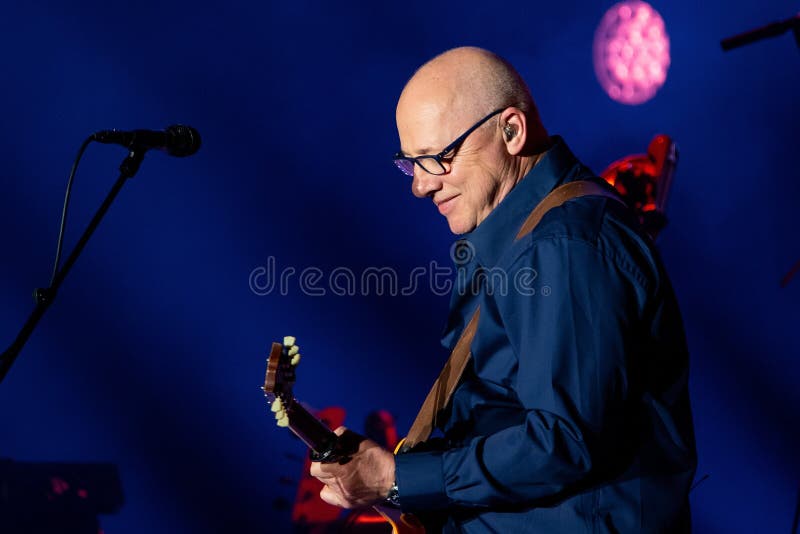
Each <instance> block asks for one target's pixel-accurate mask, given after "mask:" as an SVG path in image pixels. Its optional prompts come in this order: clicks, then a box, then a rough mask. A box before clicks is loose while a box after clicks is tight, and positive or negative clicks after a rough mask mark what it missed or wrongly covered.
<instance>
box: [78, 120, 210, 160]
mask: <svg viewBox="0 0 800 534" xmlns="http://www.w3.org/2000/svg"><path fill="white" fill-rule="evenodd" d="M92 140H93V141H97V142H98V143H106V144H115V145H122V146H124V147H126V148H129V149H134V148H140V149H142V148H143V149H145V150H148V149H151V148H157V149H159V150H163V151H164V152H166V153H167V154H169V155H170V156H176V157H179V158H183V157H186V156H191V155H192V154H194V153H195V152H197V150H198V149H199V148H200V133H199V132H198V131H197V130H195V129H194V128H192V127H191V126H185V125H183V124H174V125H172V126H168V127H167V129H166V130H160V131H156V130H131V131H129V132H124V131H120V130H100V131H99V132H95V133H93V134H92Z"/></svg>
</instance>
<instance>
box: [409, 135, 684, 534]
mask: <svg viewBox="0 0 800 534" xmlns="http://www.w3.org/2000/svg"><path fill="white" fill-rule="evenodd" d="M579 179H580V180H587V179H588V180H599V179H597V178H595V177H594V175H593V173H591V171H589V170H588V169H587V168H586V167H584V166H583V165H581V164H580V163H579V162H578V161H577V159H576V158H575V157H574V156H573V155H572V153H571V152H570V150H569V149H568V148H567V146H566V144H565V143H564V142H563V140H561V139H560V138H558V137H555V138H554V145H553V146H552V148H551V149H550V150H549V151H548V152H547V153H546V154H545V156H544V157H543V158H542V159H541V161H540V162H539V163H538V164H537V165H536V166H535V167H534V168H533V169H532V170H531V171H530V172H529V173H528V175H527V176H526V177H525V178H524V179H523V180H522V181H521V182H520V183H519V184H517V186H516V187H515V188H514V189H513V190H512V191H511V192H510V193H509V194H508V195H507V196H506V198H505V199H504V200H503V201H502V202H501V203H500V204H499V205H498V206H497V207H496V208H495V209H494V210H493V211H492V212H491V213H490V214H489V216H488V217H487V218H486V219H485V220H484V221H483V222H482V223H481V224H480V225H479V226H478V227H477V228H475V230H473V231H472V232H471V233H469V234H466V235H465V236H463V239H462V240H461V241H460V243H459V246H457V247H456V248H455V249H454V250H455V252H454V254H453V257H454V260H455V261H456V263H457V265H458V276H457V280H456V284H455V286H454V290H453V294H452V298H451V310H450V316H449V319H448V325H447V328H446V332H445V335H444V338H443V344H444V345H445V346H446V347H447V348H448V349H452V348H453V346H455V343H456V341H457V340H458V337H459V335H460V334H461V331H462V330H463V328H464V326H465V325H466V323H467V322H468V321H469V319H470V317H471V316H472V314H473V312H474V310H475V308H476V307H477V306H478V305H480V308H481V315H480V320H479V323H478V330H477V333H476V335H475V338H474V340H473V342H472V345H471V351H472V360H471V362H470V364H469V366H468V368H467V370H466V371H465V373H464V376H463V378H462V380H461V383H460V384H459V386H458V388H457V389H456V391H455V394H454V395H453V399H452V402H451V405H450V408H449V410H448V411H447V413H445V414H443V417H441V418H440V419H439V423H440V427H441V430H442V431H443V433H444V440H443V441H444V443H446V445H445V446H443V447H441V450H433V451H427V452H411V453H407V454H404V455H399V456H398V457H397V458H396V465H397V467H396V476H397V483H398V487H399V494H400V502H401V503H402V507H403V509H404V511H411V512H414V511H417V512H426V511H428V512H430V511H438V512H440V513H442V514H443V515H444V516H445V517H446V523H445V526H444V530H445V531H446V532H500V533H505V532H509V533H510V532H513V533H517V532H532V533H534V532H535V533H537V534H540V533H549V532H559V533H561V532H565V533H570V534H572V533H583V532H587V533H588V532H592V533H595V532H624V533H627V532H682V531H686V530H688V528H689V526H688V525H689V507H688V498H687V495H688V491H689V487H690V484H691V481H692V478H693V476H694V471H695V466H696V453H695V443H694V433H693V427H692V420H691V413H690V409H689V398H688V390H687V374H688V353H687V349H686V342H685V338H684V334H683V327H682V323H681V318H680V314H679V311H678V307H677V304H676V300H675V296H674V294H673V291H672V288H671V286H670V283H669V280H668V279H667V276H666V274H665V272H664V268H663V265H662V263H661V261H660V259H659V257H658V254H657V253H656V251H655V250H654V248H653V246H652V244H651V243H650V242H649V240H648V239H647V238H646V237H643V234H641V233H640V232H639V231H638V230H637V229H636V228H637V223H636V221H635V219H634V217H633V215H632V214H631V213H630V212H628V210H627V209H626V208H625V207H624V206H623V205H622V204H621V203H619V202H617V201H615V200H612V199H608V198H605V197H599V196H593V197H581V198H578V199H574V200H571V201H568V202H567V203H565V204H564V205H562V206H561V207H558V208H554V209H552V210H551V211H550V212H549V213H547V215H545V217H544V218H543V219H542V221H541V223H540V224H539V225H538V226H537V227H536V228H535V229H534V231H533V232H532V233H530V234H528V235H526V236H524V237H523V238H521V239H519V240H515V237H516V235H517V232H518V230H519V228H520V227H521V226H522V223H523V222H524V220H525V219H526V218H527V216H528V215H529V214H530V212H531V211H532V209H533V208H534V206H536V205H537V204H538V203H539V202H540V201H541V200H542V199H543V198H544V197H545V196H546V195H547V193H549V192H550V191H551V190H553V189H554V188H555V187H557V186H559V185H561V184H564V183H567V182H570V181H573V180H579Z"/></svg>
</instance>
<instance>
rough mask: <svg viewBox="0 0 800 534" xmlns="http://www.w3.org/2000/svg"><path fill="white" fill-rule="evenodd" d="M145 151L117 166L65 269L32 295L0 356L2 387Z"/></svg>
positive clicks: (138, 149) (135, 152) (134, 149)
mask: <svg viewBox="0 0 800 534" xmlns="http://www.w3.org/2000/svg"><path fill="white" fill-rule="evenodd" d="M146 150H147V149H146V148H145V147H143V146H136V145H134V146H132V147H131V148H130V149H129V152H128V155H127V156H126V157H125V159H124V160H123V161H122V163H121V164H120V166H119V171H120V174H119V178H117V181H116V182H115V183H114V186H113V187H112V188H111V191H109V192H108V195H107V196H106V198H105V200H104V201H103V203H102V204H101V205H100V207H99V208H98V209H97V212H96V213H95V214H94V217H92V220H91V221H90V222H89V224H88V226H87V227H86V230H84V231H83V235H81V237H80V239H78V242H77V243H76V244H75V248H73V249H72V252H71V253H70V255H69V256H68V257H67V259H66V261H64V265H63V266H62V267H61V268H60V269H59V270H58V272H57V273H56V275H55V276H54V277H53V283H52V284H51V285H50V287H47V288H37V289H36V290H35V291H34V293H33V295H34V298H35V299H36V307H35V308H34V309H33V312H31V315H30V317H28V320H27V321H26V322H25V324H24V325H23V326H22V329H21V330H20V331H19V334H17V338H16V339H15V340H14V342H13V343H12V344H11V346H10V347H8V349H6V351H5V352H3V354H1V355H0V383H2V381H3V379H4V378H5V377H6V375H7V374H8V371H9V369H11V366H12V365H13V364H14V361H15V360H16V359H17V356H19V353H20V352H21V351H22V348H23V347H24V346H25V343H26V342H27V341H28V338H29V337H30V336H31V334H32V333H33V330H34V328H36V325H37V324H38V323H39V320H40V319H41V318H42V316H43V315H44V312H46V311H47V308H49V307H50V305H51V304H52V303H53V301H54V300H55V298H56V294H57V293H58V289H59V288H60V287H61V283H62V282H63V281H64V278H66V276H67V274H68V273H69V270H70V269H71V268H72V266H73V265H74V264H75V261H77V259H78V256H79V255H80V253H81V252H82V251H83V248H84V247H85V246H86V243H87V242H88V241H89V238H90V237H92V234H93V233H94V231H95V229H96V228H97V226H98V225H99V224H100V221H101V220H102V219H103V216H104V215H105V214H106V212H107V211H108V208H109V207H110V206H111V203H112V202H114V199H115V198H116V197H117V194H118V193H119V191H120V189H122V186H123V185H124V184H125V181H126V180H127V179H128V178H133V176H134V175H135V174H136V171H138V170H139V166H140V165H141V163H142V160H143V159H144V154H145V152H146Z"/></svg>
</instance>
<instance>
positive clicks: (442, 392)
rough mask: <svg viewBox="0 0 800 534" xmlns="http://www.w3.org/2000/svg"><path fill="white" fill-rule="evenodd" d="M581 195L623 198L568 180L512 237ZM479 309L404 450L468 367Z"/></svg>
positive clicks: (425, 430)
mask: <svg viewBox="0 0 800 534" xmlns="http://www.w3.org/2000/svg"><path fill="white" fill-rule="evenodd" d="M582 196H603V197H607V198H611V199H613V200H616V201H618V202H623V201H622V200H621V199H620V198H619V197H618V196H617V195H616V194H614V193H613V192H612V191H611V190H610V188H606V187H603V186H602V185H600V184H598V183H596V182H590V181H587V180H578V181H574V182H569V183H567V184H564V185H561V186H559V187H557V188H555V189H554V190H552V191H551V192H550V194H548V195H547V196H546V197H544V198H543V199H542V201H541V202H539V204H537V205H536V207H535V208H533V211H532V212H531V214H530V215H528V218H527V219H526V220H525V222H524V223H523V224H522V226H521V227H520V229H519V232H518V233H517V237H516V238H515V239H516V240H519V239H521V238H522V237H524V236H525V235H527V234H529V233H530V232H531V231H533V229H534V228H536V225H538V224H539V221H541V220H542V217H544V215H545V213H547V212H548V211H550V210H551V209H553V208H555V207H558V206H560V205H562V204H563V203H564V202H566V201H568V200H571V199H573V198H578V197H582ZM623 204H624V202H623ZM480 311H481V310H480V306H478V307H477V309H476V310H475V312H474V313H473V314H472V318H471V319H470V320H469V323H467V326H466V328H464V331H463V332H461V336H460V337H459V338H458V342H456V346H455V348H454V349H453V352H452V353H450V358H448V359H447V362H446V363H445V364H444V368H443V369H442V372H441V373H440V374H439V378H437V379H436V381H435V382H434V383H433V387H431V390H430V392H428V396H427V397H425V402H423V403H422V408H420V410H419V413H418V414H417V417H416V419H414V423H413V424H412V425H411V429H410V430H409V431H408V435H407V436H406V438H405V440H403V442H402V449H401V450H402V451H403V452H405V451H408V450H410V449H411V448H412V447H414V446H415V445H417V444H418V443H421V442H423V441H425V440H427V439H428V438H429V437H430V435H431V432H433V429H434V427H435V426H436V420H437V417H438V415H439V414H440V413H442V411H443V410H444V409H445V408H446V407H447V405H448V403H449V402H450V399H451V397H452V396H453V393H454V392H455V390H456V386H457V385H458V382H459V380H460V379H461V375H462V374H464V369H466V368H467V364H468V363H469V360H470V358H471V357H472V353H471V352H470V345H471V344H472V339H473V338H474V337H475V332H476V331H477V330H478V318H479V317H480Z"/></svg>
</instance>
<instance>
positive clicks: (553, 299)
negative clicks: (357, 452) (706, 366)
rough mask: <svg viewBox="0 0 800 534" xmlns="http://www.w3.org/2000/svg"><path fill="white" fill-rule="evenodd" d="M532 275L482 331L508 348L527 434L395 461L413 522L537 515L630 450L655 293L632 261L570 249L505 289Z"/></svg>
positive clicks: (557, 244) (556, 247) (590, 246)
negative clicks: (639, 364) (469, 513)
mask: <svg viewBox="0 0 800 534" xmlns="http://www.w3.org/2000/svg"><path fill="white" fill-rule="evenodd" d="M531 269H532V270H533V271H535V275H534V276H533V280H534V282H535V283H534V284H532V285H531V287H529V288H522V287H517V286H515V284H514V283H511V284H509V290H508V291H507V293H506V294H504V295H503V294H494V295H492V296H491V297H486V298H484V299H483V301H482V307H483V306H487V307H490V308H493V309H491V310H484V311H482V313H481V319H480V320H481V322H484V321H488V322H489V324H483V325H480V326H479V328H480V330H483V329H484V328H488V329H490V330H491V329H492V328H496V329H498V330H499V331H502V332H503V335H505V336H507V343H508V344H510V346H511V349H512V351H513V354H514V357H516V359H517V362H516V363H517V373H516V380H515V383H514V385H513V390H514V393H515V394H516V397H517V401H518V403H519V404H520V406H521V409H520V410H521V413H522V415H521V416H520V419H521V420H522V422H521V423H520V424H517V425H514V426H510V427H507V428H504V429H501V430H499V431H497V432H495V433H492V434H489V435H479V436H475V437H473V438H472V439H471V440H469V441H468V442H466V443H465V444H464V446H462V447H459V448H454V449H449V450H445V451H437V452H422V453H411V454H406V455H400V456H398V457H397V458H396V464H397V468H396V473H397V481H398V488H399V494H400V501H401V503H402V506H403V508H404V509H405V510H409V511H415V510H416V511H422V510H433V509H441V508H446V507H450V506H465V507H478V508H480V507H497V506H502V505H513V504H520V503H535V502H537V501H539V500H542V499H552V498H557V497H558V496H559V494H561V493H562V492H565V491H568V490H570V489H571V488H573V487H575V486H577V485H580V484H585V483H587V482H589V481H590V480H591V477H592V476H594V475H597V474H600V473H602V472H606V471H608V470H612V469H613V468H614V465H615V463H616V462H620V461H624V457H625V455H626V453H627V451H628V450H629V447H630V446H631V444H632V443H633V441H634V440H633V439H632V436H631V434H630V433H631V429H632V428H633V427H634V425H633V424H632V421H633V418H634V409H633V408H631V406H630V401H629V399H630V398H631V397H632V390H634V389H635V388H636V387H637V385H636V383H635V382H636V381H635V380H633V377H634V374H635V372H634V367H635V362H633V361H632V358H633V356H634V355H635V354H636V352H637V351H636V349H637V343H638V340H637V337H636V335H637V332H640V331H641V328H639V326H640V325H638V324H637V323H638V322H639V321H640V317H641V310H642V307H643V306H644V302H645V301H646V297H647V289H646V286H647V281H646V280H645V279H644V277H643V276H642V275H641V270H640V269H639V268H638V267H637V266H635V265H634V260H633V259H632V258H631V257H630V256H625V255H620V254H614V253H610V252H609V251H606V250H604V249H603V248H602V247H598V246H597V245H596V244H594V243H589V242H586V241H581V240H577V239H569V238H558V239H549V240H543V241H537V242H535V243H534V244H532V245H531V246H530V248H529V249H527V250H526V251H525V253H522V254H520V255H519V256H518V257H517V259H516V261H514V263H513V264H512V265H511V266H510V267H509V269H508V274H509V280H510V281H512V282H513V281H514V280H515V279H522V278H525V277H519V276H517V273H519V272H521V271H522V270H528V274H529V275H531V274H532V272H531ZM531 277H532V276H527V278H528V279H530V278H531ZM531 290H532V291H531ZM485 311H488V312H489V313H485ZM480 330H479V332H480ZM479 336H480V334H479ZM476 349H477V350H481V347H480V346H478V347H476V343H475V342H473V351H475V350H476ZM481 357H487V355H486V354H483V355H481Z"/></svg>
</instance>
